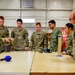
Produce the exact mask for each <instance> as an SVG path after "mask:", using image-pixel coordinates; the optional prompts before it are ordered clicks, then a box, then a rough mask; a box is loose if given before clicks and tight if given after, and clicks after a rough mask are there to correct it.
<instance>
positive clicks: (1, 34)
mask: <svg viewBox="0 0 75 75" xmlns="http://www.w3.org/2000/svg"><path fill="white" fill-rule="evenodd" d="M8 37H9V30H8V28H7V27H6V26H4V17H3V16H0V50H1V51H4V48H5V45H6V44H7V43H9V42H10V40H9V39H8ZM1 39H2V40H1ZM2 41H3V42H4V43H5V44H4V43H3V42H2ZM1 43H2V44H1ZM3 44H4V45H3ZM1 51H0V52H1Z"/></svg>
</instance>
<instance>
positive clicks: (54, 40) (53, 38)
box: [49, 29, 62, 52]
mask: <svg viewBox="0 0 75 75" xmlns="http://www.w3.org/2000/svg"><path fill="white" fill-rule="evenodd" d="M59 35H62V33H61V31H60V30H59V29H55V30H54V31H52V32H51V35H50V47H49V48H50V50H51V51H52V52H56V51H57V49H58V36H59Z"/></svg>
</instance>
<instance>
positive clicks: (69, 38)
mask: <svg viewBox="0 0 75 75" xmlns="http://www.w3.org/2000/svg"><path fill="white" fill-rule="evenodd" d="M73 34H74V33H73V32H72V33H70V34H69V35H68V36H67V39H66V48H65V50H66V51H67V54H71V52H72V49H73Z"/></svg>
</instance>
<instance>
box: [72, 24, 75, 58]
mask: <svg viewBox="0 0 75 75" xmlns="http://www.w3.org/2000/svg"><path fill="white" fill-rule="evenodd" d="M73 26H74V29H73V31H74V36H73V50H72V55H73V59H75V24H74V25H73Z"/></svg>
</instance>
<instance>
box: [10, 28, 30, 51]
mask: <svg viewBox="0 0 75 75" xmlns="http://www.w3.org/2000/svg"><path fill="white" fill-rule="evenodd" d="M11 37H12V38H14V41H13V46H14V49H15V50H16V51H19V50H20V51H23V50H24V49H25V47H28V46H29V40H28V31H27V30H26V29H24V28H20V29H19V28H15V29H13V30H12V32H11Z"/></svg>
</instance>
